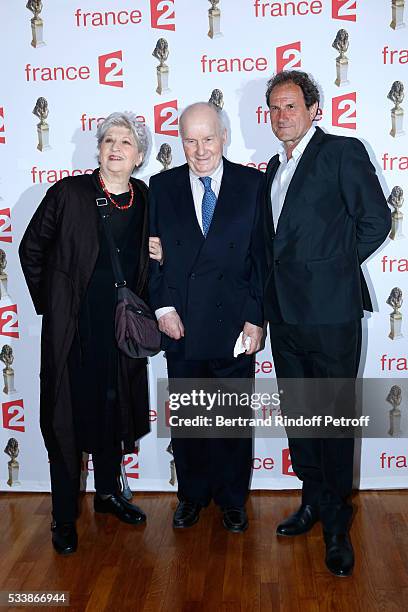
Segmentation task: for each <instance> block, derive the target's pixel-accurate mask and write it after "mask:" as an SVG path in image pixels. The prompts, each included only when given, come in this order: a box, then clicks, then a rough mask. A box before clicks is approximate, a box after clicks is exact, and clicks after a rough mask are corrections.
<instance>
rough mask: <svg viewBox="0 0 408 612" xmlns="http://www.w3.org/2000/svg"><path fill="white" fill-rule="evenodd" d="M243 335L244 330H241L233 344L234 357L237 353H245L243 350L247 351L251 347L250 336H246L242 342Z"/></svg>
mask: <svg viewBox="0 0 408 612" xmlns="http://www.w3.org/2000/svg"><path fill="white" fill-rule="evenodd" d="M243 337H244V332H241V333H240V334H239V336H238V338H237V341H236V343H235V346H234V357H238V355H240V354H241V353H245V351H248V350H249V349H250V348H251V338H250V337H249V336H247V337H246V338H245V343H244V342H242V339H243Z"/></svg>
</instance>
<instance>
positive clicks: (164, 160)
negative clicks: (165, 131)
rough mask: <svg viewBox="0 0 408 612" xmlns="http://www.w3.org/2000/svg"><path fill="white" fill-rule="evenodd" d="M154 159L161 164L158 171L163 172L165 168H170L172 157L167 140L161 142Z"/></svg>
mask: <svg viewBox="0 0 408 612" xmlns="http://www.w3.org/2000/svg"><path fill="white" fill-rule="evenodd" d="M156 159H157V161H158V162H160V163H161V164H162V166H163V168H162V169H161V170H160V172H165V171H166V170H168V169H169V168H170V166H171V162H172V161H173V158H172V155H171V146H170V145H169V144H168V143H167V142H163V144H162V145H160V149H159V152H158V154H157V157H156Z"/></svg>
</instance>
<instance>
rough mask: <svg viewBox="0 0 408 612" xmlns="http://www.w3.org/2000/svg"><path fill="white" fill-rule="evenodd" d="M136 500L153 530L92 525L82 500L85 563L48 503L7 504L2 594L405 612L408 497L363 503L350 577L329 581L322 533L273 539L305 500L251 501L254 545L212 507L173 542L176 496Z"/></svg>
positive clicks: (14, 500) (0, 546)
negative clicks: (64, 540)
mask: <svg viewBox="0 0 408 612" xmlns="http://www.w3.org/2000/svg"><path fill="white" fill-rule="evenodd" d="M136 500H137V503H138V504H139V505H140V506H141V507H142V508H143V509H144V510H145V511H146V513H147V514H148V522H147V525H146V526H144V527H132V526H129V525H125V524H123V523H120V522H119V521H117V519H115V518H114V517H112V516H109V515H95V514H94V513H93V510H92V495H90V494H88V495H86V496H84V499H83V503H82V514H81V518H80V520H79V522H78V533H79V548H78V552H77V553H76V554H74V555H71V556H69V557H60V556H58V555H57V554H56V553H54V551H53V549H52V546H51V541H50V530H49V529H50V520H49V516H50V515H49V512H50V498H49V495H43V494H35V495H34V494H13V495H11V494H4V493H2V494H0V517H1V519H0V591H5V590H7V591H8V590H12V591H27V590H29V591H30V590H33V591H41V590H47V591H59V590H61V591H69V592H70V598H71V604H70V607H69V609H70V610H73V611H78V612H79V611H81V612H82V611H84V610H86V611H92V612H93V611H95V612H103V611H104V610H109V611H110V610H112V611H115V612H122V611H125V610H132V611H135V612H147V611H149V612H156V611H159V610H164V611H166V612H170V611H171V612H198V611H200V612H216V611H223V612H238V611H241V610H242V611H243V612H252V611H254V612H255V611H258V610H262V611H263V610H265V611H267V610H268V611H269V610H272V611H275V610H280V611H283V612H292V611H293V612H295V611H296V612H309V611H310V612H312V611H319V612H322V611H326V610H327V611H341V612H352V611H354V610H356V611H357V610H361V611H364V612H376V611H377V610H378V611H380V610H381V611H390V612H391V611H393V612H402V611H405V612H406V611H408V491H388V492H383V491H381V492H364V493H359V494H357V495H356V496H355V498H354V504H355V506H356V516H355V519H354V523H353V528H352V532H351V534H352V540H353V543H354V548H355V553H356V568H355V571H354V575H353V576H352V577H351V578H336V577H333V576H331V575H330V574H329V573H328V572H327V570H326V567H325V565H324V560H323V556H324V545H323V541H322V537H321V527H320V525H315V527H314V528H313V530H312V531H311V532H309V533H308V534H307V535H303V536H299V537H297V538H282V539H277V538H276V536H275V533H274V532H275V526H276V524H277V523H278V522H279V520H280V519H282V517H284V516H286V515H287V514H289V513H290V512H292V511H294V510H295V509H296V508H297V506H298V504H299V496H298V493H297V492H296V493H295V492H290V493H286V492H281V491H279V492H254V493H252V494H251V497H250V501H249V503H248V513H249V517H250V527H249V529H248V531H247V532H246V533H245V534H231V533H228V532H227V531H226V530H225V529H224V528H223V527H222V524H221V520H220V513H219V510H218V509H217V508H216V507H215V506H213V505H211V506H210V507H209V508H206V509H205V510H203V511H202V513H201V517H200V521H199V522H198V523H197V524H196V525H195V526H194V527H192V528H190V529H186V530H177V531H175V530H173V529H172V527H171V518H172V513H173V510H174V508H175V505H176V499H175V496H174V495H173V494H165V493H161V494H143V495H142V494H138V495H137V496H135V500H134V501H136ZM2 609H4V610H5V609H6V608H2ZM17 609H21V610H27V608H10V610H17ZM29 609H33V610H34V609H35V608H29ZM48 609H61V608H48Z"/></svg>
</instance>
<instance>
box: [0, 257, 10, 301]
mask: <svg viewBox="0 0 408 612" xmlns="http://www.w3.org/2000/svg"><path fill="white" fill-rule="evenodd" d="M6 267H7V258H6V253H5V252H4V251H3V249H0V300H4V299H5V298H7V297H9V294H8V293H7V279H8V276H7V274H6V272H5V270H6Z"/></svg>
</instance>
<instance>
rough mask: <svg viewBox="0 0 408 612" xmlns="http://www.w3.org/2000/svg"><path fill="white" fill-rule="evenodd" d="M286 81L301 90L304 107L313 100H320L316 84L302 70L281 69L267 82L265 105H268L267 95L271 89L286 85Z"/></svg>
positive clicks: (308, 105) (312, 102)
mask: <svg viewBox="0 0 408 612" xmlns="http://www.w3.org/2000/svg"><path fill="white" fill-rule="evenodd" d="M286 83H294V84H295V85H299V87H300V89H301V90H302V91H303V97H304V99H305V104H306V108H310V107H311V106H313V104H314V103H315V102H317V103H319V102H320V94H319V90H318V88H317V85H316V83H315V82H314V80H313V79H312V78H311V77H310V76H309V75H308V74H306V72H302V71H301V70H283V71H282V72H278V74H275V76H273V77H272V78H271V79H269V81H268V83H267V89H266V104H267V106H269V96H270V95H271V91H272V89H275V87H278V86H279V85H286Z"/></svg>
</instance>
